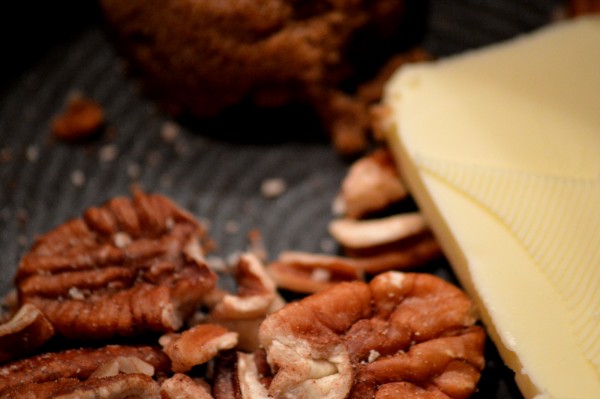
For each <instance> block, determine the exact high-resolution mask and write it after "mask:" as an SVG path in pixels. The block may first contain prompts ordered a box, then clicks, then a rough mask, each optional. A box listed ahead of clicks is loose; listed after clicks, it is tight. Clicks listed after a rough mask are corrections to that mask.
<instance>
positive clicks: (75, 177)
mask: <svg viewBox="0 0 600 399" xmlns="http://www.w3.org/2000/svg"><path fill="white" fill-rule="evenodd" d="M71 183H72V184H73V185H74V186H75V187H82V186H83V185H84V184H85V174H84V173H83V171H81V170H79V169H75V170H74V171H73V172H71Z"/></svg>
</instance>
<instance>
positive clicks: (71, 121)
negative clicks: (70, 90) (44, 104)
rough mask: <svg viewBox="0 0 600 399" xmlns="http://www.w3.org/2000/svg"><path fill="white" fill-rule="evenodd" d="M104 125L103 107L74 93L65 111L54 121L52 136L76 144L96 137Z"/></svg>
mask: <svg viewBox="0 0 600 399" xmlns="http://www.w3.org/2000/svg"><path fill="white" fill-rule="evenodd" d="M103 124H104V110H103V109H102V107H101V106H100V105H99V104H98V103H97V102H95V101H94V100H91V99H89V98H86V97H84V96H83V95H82V94H81V93H74V94H73V95H71V97H70V98H69V99H68V101H67V104H66V108H65V110H64V111H63V112H62V113H60V114H59V115H56V116H55V117H54V119H53V120H52V134H53V135H54V137H55V138H57V139H59V140H63V141H67V142H73V143H74V142H78V141H83V140H85V139H88V138H90V137H91V136H93V135H95V134H96V133H98V131H99V130H100V128H101V127H102V125H103Z"/></svg>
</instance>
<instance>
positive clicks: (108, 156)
mask: <svg viewBox="0 0 600 399" xmlns="http://www.w3.org/2000/svg"><path fill="white" fill-rule="evenodd" d="M117 155H118V150H117V146H116V145H114V144H107V145H105V146H103V147H102V148H100V151H98V157H99V158H100V162H102V163H106V162H111V161H114V160H115V159H116V158H117Z"/></svg>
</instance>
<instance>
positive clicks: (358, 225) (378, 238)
mask: <svg viewBox="0 0 600 399" xmlns="http://www.w3.org/2000/svg"><path fill="white" fill-rule="evenodd" d="M428 230H429V229H428V227H427V223H426V222H425V219H424V218H423V216H422V215H421V214H420V213H419V212H411V213H400V214H397V215H393V216H387V217H384V218H380V219H368V220H353V219H337V220H334V221H332V222H330V223H329V233H330V234H331V235H332V236H333V238H335V239H336V241H337V242H339V243H340V244H341V245H342V246H343V247H344V248H348V249H352V250H354V251H358V250H364V249H376V248H380V247H383V246H389V245H390V244H393V243H396V242H399V241H402V240H404V239H406V238H408V237H414V236H416V235H418V234H423V233H425V232H426V231H428Z"/></svg>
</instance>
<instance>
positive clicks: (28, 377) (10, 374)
mask: <svg viewBox="0 0 600 399" xmlns="http://www.w3.org/2000/svg"><path fill="white" fill-rule="evenodd" d="M119 356H123V357H136V358H138V359H140V360H143V361H144V362H146V363H148V364H150V365H152V367H154V369H155V370H156V371H162V372H166V371H168V370H169V365H170V363H169V359H168V358H167V356H166V355H165V354H164V353H163V352H162V351H161V350H160V349H159V348H155V347H149V346H121V345H109V346H105V347H102V348H99V349H70V350H66V351H63V352H54V353H45V354H42V355H37V356H34V357H31V358H27V359H22V360H18V361H15V362H13V363H8V364H5V365H2V366H0V393H2V392H4V391H7V390H9V389H12V388H15V387H18V386H20V385H23V386H29V385H32V384H37V383H43V382H51V381H57V380H60V379H65V378H75V379H77V380H85V379H87V378H89V377H90V376H91V375H92V373H93V372H94V371H95V370H97V369H98V368H99V367H101V366H103V365H104V364H106V363H109V362H111V361H112V360H113V359H115V358H117V357H119Z"/></svg>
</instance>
